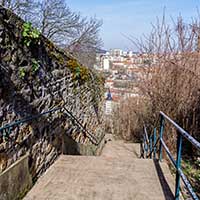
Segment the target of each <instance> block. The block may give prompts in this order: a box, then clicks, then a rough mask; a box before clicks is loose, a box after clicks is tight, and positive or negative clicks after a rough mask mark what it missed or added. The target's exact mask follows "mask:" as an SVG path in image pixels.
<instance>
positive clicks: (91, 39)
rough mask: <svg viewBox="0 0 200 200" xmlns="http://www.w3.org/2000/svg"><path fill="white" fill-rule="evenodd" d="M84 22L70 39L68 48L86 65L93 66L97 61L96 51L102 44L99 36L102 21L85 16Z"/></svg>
mask: <svg viewBox="0 0 200 200" xmlns="http://www.w3.org/2000/svg"><path fill="white" fill-rule="evenodd" d="M82 23H83V24H82V26H80V27H79V28H78V29H77V30H76V34H75V36H74V38H73V39H72V40H71V41H70V43H69V45H68V46H67V49H68V50H69V51H71V52H72V53H73V55H74V56H75V57H77V58H78V59H79V60H80V61H81V62H82V63H83V64H84V65H87V66H89V67H91V66H93V65H94V63H95V61H96V60H95V59H96V51H97V50H99V48H100V47H101V45H102V41H101V39H100V37H99V30H100V27H101V26H102V21H100V20H97V19H96V18H91V19H90V20H88V19H87V18H85V19H84V21H82Z"/></svg>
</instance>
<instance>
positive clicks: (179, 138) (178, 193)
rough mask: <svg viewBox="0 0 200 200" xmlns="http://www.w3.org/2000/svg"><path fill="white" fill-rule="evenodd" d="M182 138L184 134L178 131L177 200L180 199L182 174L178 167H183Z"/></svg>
mask: <svg viewBox="0 0 200 200" xmlns="http://www.w3.org/2000/svg"><path fill="white" fill-rule="evenodd" d="M182 140H183V136H182V134H181V133H178V136H177V158H176V189H175V200H179V195H180V174H179V172H178V169H179V168H181V152H182Z"/></svg>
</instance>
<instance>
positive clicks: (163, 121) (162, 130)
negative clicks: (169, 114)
mask: <svg viewBox="0 0 200 200" xmlns="http://www.w3.org/2000/svg"><path fill="white" fill-rule="evenodd" d="M164 125H165V119H164V117H163V116H162V115H161V118H160V147H159V152H160V155H159V160H160V161H162V142H161V139H162V138H163V132H164Z"/></svg>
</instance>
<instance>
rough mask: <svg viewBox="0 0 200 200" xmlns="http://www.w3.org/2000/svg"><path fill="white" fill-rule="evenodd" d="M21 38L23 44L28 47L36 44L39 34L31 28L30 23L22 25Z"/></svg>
mask: <svg viewBox="0 0 200 200" xmlns="http://www.w3.org/2000/svg"><path fill="white" fill-rule="evenodd" d="M22 36H23V38H24V44H25V45H26V46H27V47H29V46H30V45H31V43H32V42H34V43H37V42H38V39H39V37H40V33H39V31H38V30H37V29H35V28H33V27H32V25H31V23H30V22H25V23H24V24H23V32H22Z"/></svg>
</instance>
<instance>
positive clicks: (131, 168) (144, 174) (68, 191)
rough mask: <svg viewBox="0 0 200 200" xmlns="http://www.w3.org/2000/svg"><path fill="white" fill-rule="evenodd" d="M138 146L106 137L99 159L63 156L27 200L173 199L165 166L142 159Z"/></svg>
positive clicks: (39, 181) (170, 183) (171, 186)
mask: <svg viewBox="0 0 200 200" xmlns="http://www.w3.org/2000/svg"><path fill="white" fill-rule="evenodd" d="M139 148H140V145H139V144H132V143H125V142H123V141H120V140H119V141H118V140H117V141H116V140H113V138H112V137H110V136H109V137H108V138H107V144H106V146H105V148H104V149H103V152H102V155H101V156H99V157H86V156H64V155H63V156H61V157H60V158H59V159H58V160H57V161H56V162H55V164H54V165H52V166H51V167H50V168H49V170H48V171H47V172H46V173H45V174H44V175H43V176H42V177H41V178H40V179H39V180H38V182H37V183H36V184H35V186H34V187H33V188H32V190H31V191H30V192H29V193H28V194H27V196H26V197H25V198H24V199H25V200H33V199H35V200H36V199H37V200H131V199H134V200H147V199H148V200H172V199H173V194H172V193H173V191H174V184H173V178H172V176H171V174H170V172H169V169H168V166H167V165H166V163H164V162H163V163H161V164H160V163H158V162H157V161H153V160H148V159H140V158H138V156H139Z"/></svg>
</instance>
